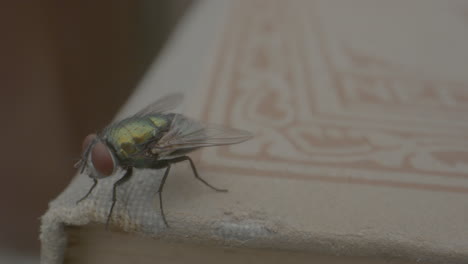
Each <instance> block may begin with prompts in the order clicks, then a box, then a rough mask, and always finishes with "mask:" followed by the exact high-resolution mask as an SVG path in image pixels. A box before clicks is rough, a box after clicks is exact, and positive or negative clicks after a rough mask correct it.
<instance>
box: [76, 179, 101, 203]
mask: <svg viewBox="0 0 468 264" xmlns="http://www.w3.org/2000/svg"><path fill="white" fill-rule="evenodd" d="M91 179H93V181H94V182H93V186H91V188H90V189H89V191H88V193H87V194H86V195H85V196H83V198H81V199H79V200H78V201H76V204H78V203H80V202H81V201H83V200H84V199H86V198H88V196H89V195H90V194H91V192H92V191H93V189H94V187H96V185H97V180H96V179H94V178H91Z"/></svg>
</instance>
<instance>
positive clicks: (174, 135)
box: [75, 94, 252, 227]
mask: <svg viewBox="0 0 468 264" xmlns="http://www.w3.org/2000/svg"><path fill="white" fill-rule="evenodd" d="M182 99H183V96H182V95H181V94H170V95H167V96H165V97H163V98H161V99H159V100H157V101H155V102H154V103H152V104H150V105H148V106H147V107H145V108H144V109H142V110H140V111H139V112H138V113H136V114H135V115H133V116H130V117H128V118H125V119H123V120H120V121H117V122H114V123H112V124H110V125H108V126H107V127H106V128H104V129H103V130H102V131H101V132H100V133H98V134H90V135H88V136H87V137H86V138H85V140H84V141H83V153H82V157H81V159H80V161H78V163H77V164H75V167H76V168H80V173H83V172H84V171H85V170H86V171H87V172H88V175H89V177H90V178H91V179H92V180H93V185H92V186H91V188H90V189H89V191H88V192H87V193H86V195H85V196H84V197H83V198H81V199H80V200H78V201H77V203H79V202H81V201H83V200H84V199H86V198H87V197H88V196H89V195H90V194H91V192H92V191H93V189H94V188H95V187H96V185H97V183H98V180H99V179H102V178H106V177H109V176H112V175H113V174H114V173H115V172H116V170H117V169H118V168H120V169H122V170H123V171H125V173H124V175H123V176H122V178H120V179H119V180H117V181H116V182H115V183H114V185H113V188H112V205H111V207H110V210H109V214H108V216H107V221H106V227H107V226H108V225H109V221H110V219H111V216H112V211H113V209H114V206H115V203H116V201H117V197H116V190H117V187H118V186H119V185H121V184H123V183H125V182H126V181H128V180H129V179H130V178H131V177H132V175H133V169H134V168H140V169H141V168H146V169H165V172H164V175H163V178H162V180H161V184H160V186H159V189H158V191H157V192H158V195H159V208H160V210H161V216H162V219H163V221H164V224H165V225H166V226H167V227H169V225H168V223H167V221H166V217H165V214H164V210H163V204H162V191H163V187H164V183H165V181H166V178H167V176H168V175H169V171H170V170H171V165H173V164H175V163H179V162H183V161H188V162H189V164H190V167H191V169H192V172H193V174H194V176H195V178H196V179H198V180H200V181H201V182H202V183H203V184H205V185H206V186H208V187H210V188H211V189H213V190H215V191H217V192H227V190H226V189H219V188H216V187H214V186H212V185H211V184H209V183H208V182H207V181H205V180H204V179H203V178H201V177H200V175H199V174H198V171H197V169H196V167H195V164H194V162H193V161H192V159H191V158H190V157H189V156H187V154H188V153H190V152H192V151H194V150H197V149H199V148H201V147H210V146H220V145H230V144H237V143H241V142H244V141H246V140H248V139H250V138H251V137H252V134H250V133H249V132H246V131H243V130H239V129H234V128H227V127H223V126H219V125H213V124H205V123H202V122H199V121H195V120H193V119H190V118H188V117H186V116H184V115H182V114H176V113H168V111H169V110H171V109H174V108H175V107H176V106H177V105H179V104H180V103H181V101H182Z"/></svg>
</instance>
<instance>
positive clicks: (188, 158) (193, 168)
mask: <svg viewBox="0 0 468 264" xmlns="http://www.w3.org/2000/svg"><path fill="white" fill-rule="evenodd" d="M186 160H188V161H189V162H190V167H192V171H193V174H194V175H195V178H197V179H198V180H199V181H201V182H202V183H204V184H205V185H206V186H208V187H210V188H211V189H213V190H215V191H217V192H227V191H228V190H227V189H219V188H216V187H214V186H213V185H211V184H209V183H208V182H207V181H205V180H204V179H203V178H202V177H200V175H199V174H198V171H197V168H195V163H193V161H192V159H191V158H190V157H189V156H182V157H177V158H174V159H170V160H168V162H170V163H178V162H182V161H186Z"/></svg>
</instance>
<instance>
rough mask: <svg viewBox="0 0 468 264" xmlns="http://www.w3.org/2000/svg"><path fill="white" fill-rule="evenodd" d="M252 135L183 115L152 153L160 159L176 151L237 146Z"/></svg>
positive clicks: (175, 121)
mask: <svg viewBox="0 0 468 264" xmlns="http://www.w3.org/2000/svg"><path fill="white" fill-rule="evenodd" d="M251 137H252V134H251V133H249V132H247V131H243V130H239V129H234V128H228V127H223V126H220V125H214V124H204V123H202V122H198V121H195V120H192V119H189V118H187V117H185V116H182V115H179V114H177V115H175V116H174V119H173V120H172V123H171V127H170V129H169V131H168V132H167V133H166V134H165V135H164V136H163V137H162V138H161V139H160V140H159V141H158V142H157V143H155V144H154V145H152V148H151V151H152V153H153V154H158V155H159V156H160V157H164V156H171V154H172V153H174V152H176V151H181V150H182V152H183V150H189V149H194V148H200V147H210V146H220V145H230V144H237V143H241V142H243V141H246V140H248V139H250V138H251Z"/></svg>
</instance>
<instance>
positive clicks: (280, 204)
mask: <svg viewBox="0 0 468 264" xmlns="http://www.w3.org/2000/svg"><path fill="white" fill-rule="evenodd" d="M464 10H465V11H466V10H468V5H467V4H464V3H463V2H457V1H445V2H442V1H411V2H407V1H391V2H389V1H352V4H351V1H288V2H286V1H266V0H264V1H232V2H229V1H204V2H202V4H201V5H200V6H198V8H197V9H195V10H193V12H192V16H191V17H189V19H188V20H187V23H186V24H184V25H182V27H181V30H180V31H179V33H178V35H176V36H175V38H174V39H173V41H172V42H171V44H170V46H169V48H168V49H167V50H166V53H165V55H166V56H165V57H163V58H162V59H161V60H159V61H158V63H157V64H156V65H155V66H154V68H153V70H152V71H151V72H150V73H149V74H148V76H147V78H146V79H145V80H144V81H143V83H142V84H141V86H140V89H139V90H138V91H137V93H136V94H135V95H134V97H132V98H131V100H130V101H129V104H128V105H127V106H126V107H124V110H123V112H122V114H124V113H130V112H134V111H136V110H138V109H139V108H141V106H143V105H145V104H146V103H147V102H150V101H152V100H154V99H155V98H158V97H160V96H161V95H163V94H165V93H167V92H169V91H174V90H178V91H184V92H185V93H186V97H187V99H188V100H187V101H186V104H185V105H184V107H183V108H184V109H182V112H183V113H187V114H188V115H189V116H191V117H195V118H200V119H203V120H205V121H209V122H216V123H222V124H226V125H230V126H234V127H239V128H243V129H246V130H250V131H252V132H254V133H255V134H256V137H255V139H254V140H251V141H250V142H249V143H244V144H239V145H236V146H232V147H224V148H212V149H206V150H203V151H201V152H200V153H198V154H197V155H194V157H195V159H196V160H197V164H199V165H198V166H199V170H200V171H201V173H202V174H203V175H204V176H205V177H206V178H207V179H208V180H209V181H210V182H211V183H213V184H214V185H217V186H220V187H227V188H228V189H229V190H230V192H229V193H228V194H219V193H214V192H212V191H210V190H209V189H207V188H206V187H204V186H203V185H200V184H199V183H198V182H197V181H195V180H193V177H192V176H191V174H190V171H189V170H188V167H187V166H184V165H179V166H177V167H176V168H175V170H174V171H173V172H172V174H173V175H171V177H169V178H168V181H167V183H166V187H165V190H164V191H165V192H164V202H165V203H164V205H165V210H166V214H167V219H168V221H169V222H170V223H173V228H171V229H170V230H166V231H165V230H164V229H161V228H160V227H161V225H160V222H159V218H158V215H152V212H153V211H152V210H149V208H150V207H151V206H153V208H154V205H155V204H156V203H157V200H152V199H150V198H148V197H153V196H154V192H153V190H154V189H151V188H150V187H151V186H157V184H158V180H156V177H154V175H155V173H151V172H141V173H140V176H139V177H134V179H132V180H131V181H130V183H129V184H128V185H127V186H126V187H124V186H123V187H122V188H121V192H122V193H125V195H123V197H125V198H122V199H123V201H124V202H123V203H121V204H120V206H119V203H118V205H117V207H116V211H115V213H116V214H117V216H116V219H118V220H117V221H115V222H114V223H115V224H116V225H119V226H121V227H122V228H123V229H125V230H128V231H137V232H144V233H147V234H151V235H154V236H158V237H163V238H167V239H168V240H177V241H180V240H184V241H187V240H188V241H196V242H202V243H203V242H210V243H218V244H229V245H237V246H244V247H270V248H271V247H273V248H280V249H300V250H308V251H316V252H321V253H323V254H338V255H350V256H374V257H382V258H403V259H410V260H414V261H430V262H448V263H466V262H467V261H468V158H467V157H468V151H467V150H468V144H467V143H466V142H467V138H468V136H467V133H466V132H467V128H468V126H467V125H466V121H467V115H466V113H467V112H468V108H467V107H466V105H467V104H466V103H467V101H468V80H466V79H467V78H468V77H466V76H467V75H466V74H465V72H466V69H467V66H468V65H467V64H468V53H467V52H465V49H466V48H465V47H468V45H467V44H468V35H466V34H465V30H464V28H466V24H467V23H468V22H467V21H468V20H467V16H466V14H467V12H468V11H467V12H464ZM111 182H112V181H111V180H109V181H106V182H105V181H103V183H102V184H101V187H99V188H98V190H97V194H96V195H95V196H94V197H93V198H92V199H91V200H89V201H88V203H85V204H84V205H82V206H81V207H78V208H75V207H74V206H70V205H67V203H66V202H64V200H67V199H71V200H73V199H75V197H78V196H79V195H80V193H84V192H85V189H86V187H87V186H88V187H89V185H90V182H89V181H87V179H85V177H84V176H83V177H81V176H80V177H78V178H77V179H76V181H75V182H74V183H73V184H74V185H73V184H72V185H71V186H70V188H69V189H68V190H67V191H66V192H65V193H64V194H63V195H62V196H61V198H59V199H58V200H57V201H56V202H55V204H52V206H51V207H52V209H51V210H50V211H49V213H48V214H47V215H46V217H45V219H47V220H46V221H44V222H45V223H51V222H53V221H56V222H65V223H70V224H80V225H81V224H86V223H87V222H89V221H97V222H103V221H104V220H105V212H106V208H108V204H109V202H108V198H109V191H110V189H109V188H110V184H111ZM143 186H144V187H145V189H142V188H143ZM137 188H139V189H137ZM154 188H155V187H154ZM136 190H138V191H136ZM136 192H138V193H136ZM145 195H146V196H145ZM152 195H153V196H152ZM121 197H122V196H121ZM93 199H94V200H93ZM106 199H107V200H106ZM139 199H142V200H141V201H142V202H141V203H138V202H139V201H140V200H139ZM143 201H144V202H143ZM136 207H138V208H136ZM140 207H141V208H140ZM156 208H157V207H156ZM65 215H66V216H65ZM148 215H150V216H148ZM148 219H151V221H150V223H151V224H150V223H149V222H148V221H145V220H148ZM43 226H47V225H44V224H43ZM44 230H46V232H45V235H43V239H44V238H47V229H46V228H44ZM52 233H53V234H56V233H54V232H52ZM44 259H45V258H44Z"/></svg>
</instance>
